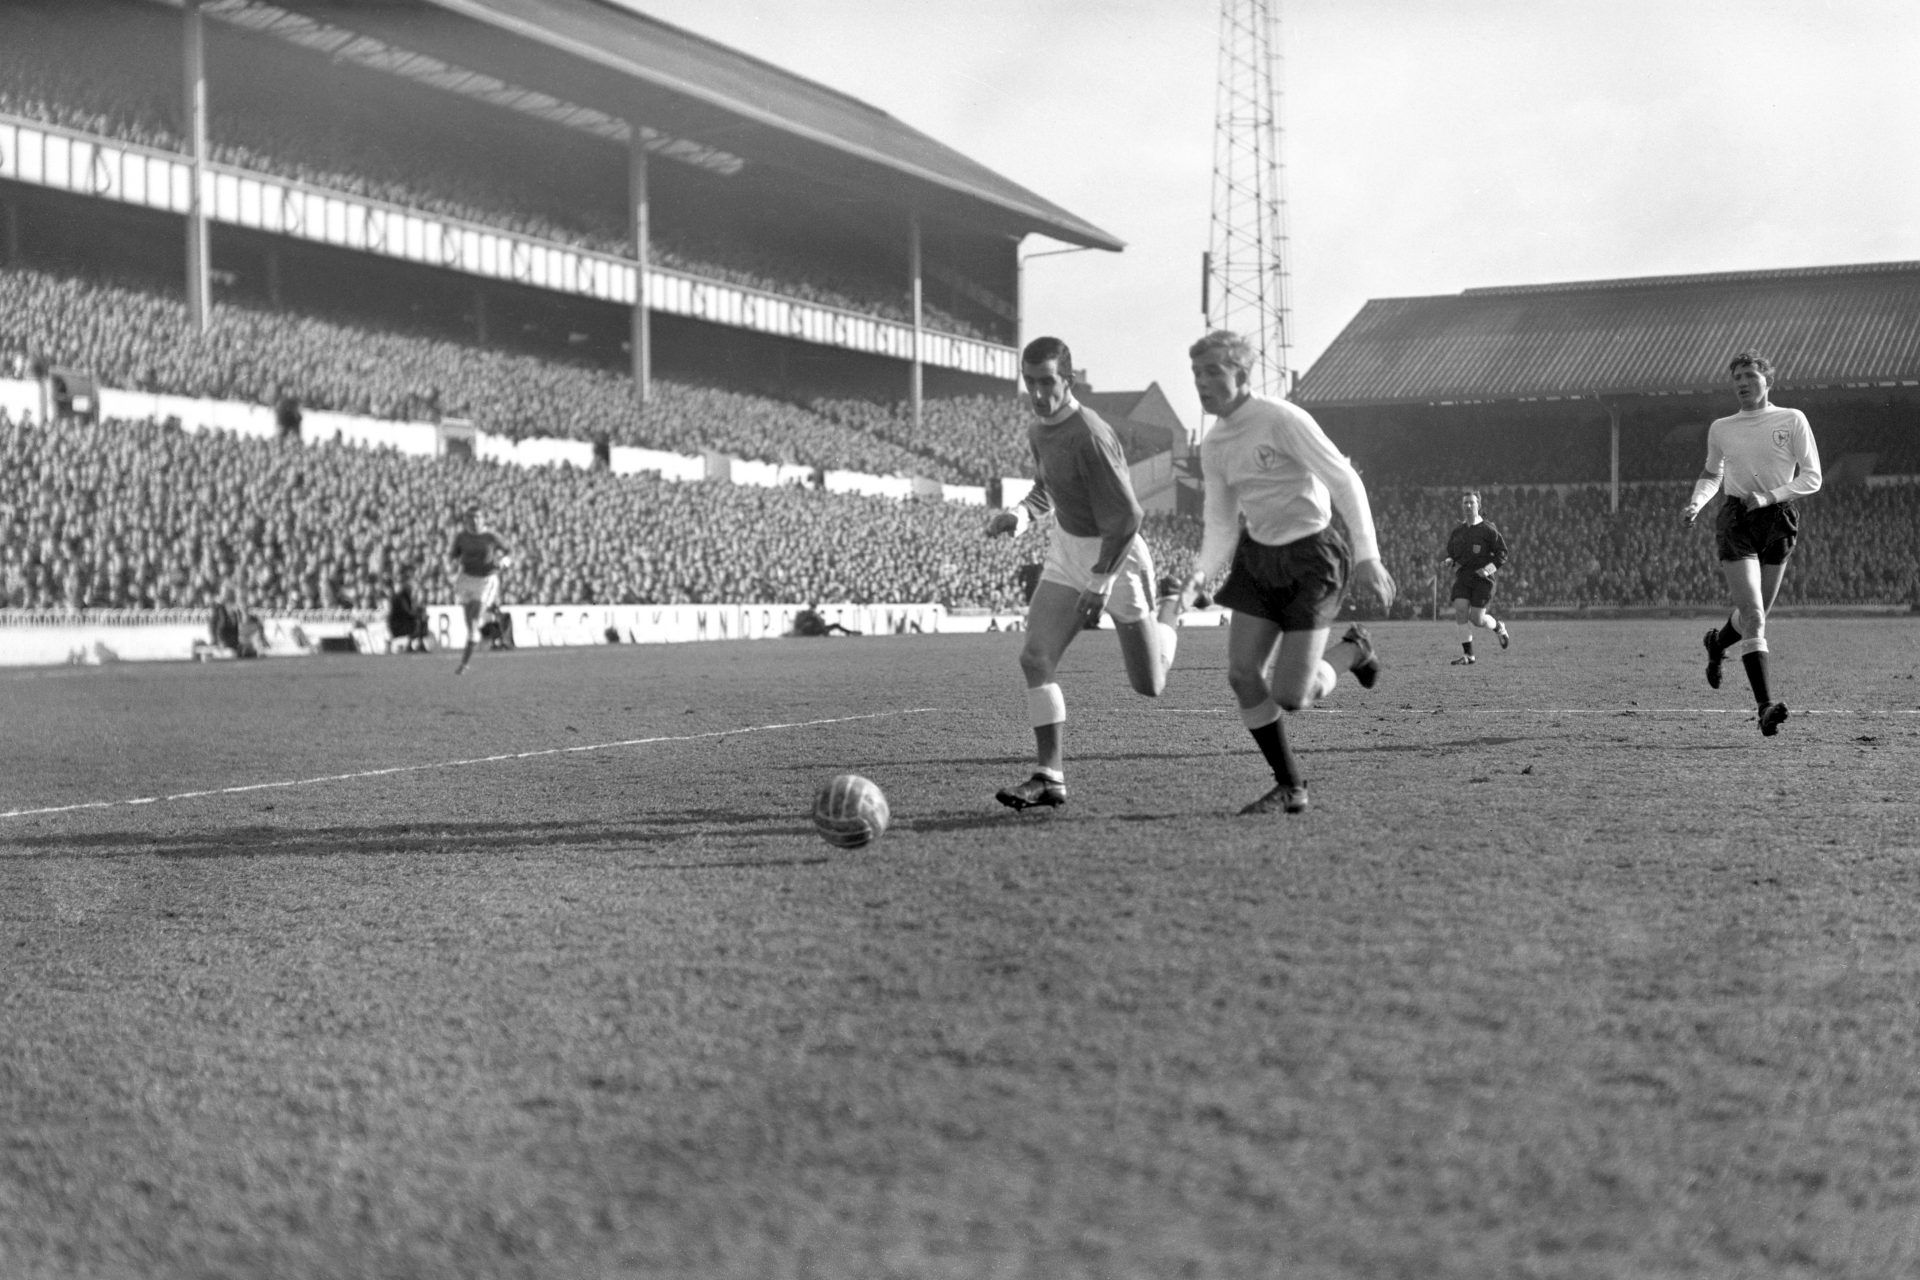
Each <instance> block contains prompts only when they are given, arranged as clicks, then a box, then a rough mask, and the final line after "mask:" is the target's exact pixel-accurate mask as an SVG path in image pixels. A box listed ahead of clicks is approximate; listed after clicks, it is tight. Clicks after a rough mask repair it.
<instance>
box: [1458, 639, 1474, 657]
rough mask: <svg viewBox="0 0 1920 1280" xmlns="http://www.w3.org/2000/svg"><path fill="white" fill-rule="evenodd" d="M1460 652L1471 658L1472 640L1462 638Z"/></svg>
mask: <svg viewBox="0 0 1920 1280" xmlns="http://www.w3.org/2000/svg"><path fill="white" fill-rule="evenodd" d="M1460 652H1462V653H1464V654H1466V655H1467V656H1468V657H1469V658H1471V657H1472V656H1473V641H1471V640H1462V641H1461V642H1460Z"/></svg>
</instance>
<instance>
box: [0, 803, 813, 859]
mask: <svg viewBox="0 0 1920 1280" xmlns="http://www.w3.org/2000/svg"><path fill="white" fill-rule="evenodd" d="M729 829H731V830H729ZM727 835H732V836H736V837H737V836H742V835H752V836H767V837H787V836H792V837H807V838H814V836H815V833H814V830H813V828H812V827H811V826H810V825H802V826H795V825H793V824H792V823H790V822H784V821H783V822H781V823H779V824H777V825H776V824H774V823H771V822H769V820H768V819H767V817H765V816H752V815H741V814H733V813H721V812H715V811H711V810H707V811H694V812H689V813H685V814H678V815H675V816H673V817H671V818H666V817H662V818H650V819H648V820H647V821H645V822H642V823H634V824H628V825H608V824H596V823H570V822H508V823H498V822H468V823H452V824H449V823H394V824H389V825H385V826H351V827H349V826H339V827H318V828H311V829H306V830H299V831H294V830H289V829H287V828H284V827H271V826H257V825H256V826H248V827H231V828H227V829H224V830H218V831H198V832H192V833H185V834H180V835H169V836H154V835H153V834H151V833H147V832H137V831H101V832H86V833H76V834H71V835H65V834H63V835H46V836H29V837H25V838H20V839H13V840H9V841H7V842H6V843H7V847H8V848H7V852H5V853H0V859H5V860H13V859H19V860H22V861H31V860H36V859H54V858H72V859H86V858H94V859H107V858H140V857H154V858H165V859H194V858H259V857H272V858H314V857H340V856H356V857H368V856H372V857H381V856H387V855H392V854H406V855H414V856H417V855H420V854H468V853H476V852H499V853H522V852H526V851H529V850H540V849H566V848H571V849H580V850H583V851H586V852H592V853H618V852H621V851H623V850H632V851H643V850H648V849H650V848H658V847H663V846H670V845H684V844H685V843H686V842H687V841H688V840H690V839H695V838H697V837H700V836H716V837H721V838H724V837H725V836H727ZM826 861H828V858H827V856H826V855H825V854H819V855H813V854H809V855H804V856H795V857H791V858H755V857H727V856H721V855H716V856H715V857H713V858H700V859H682V860H680V861H677V862H671V863H665V862H662V863H649V864H645V866H644V868H643V869H647V870H661V871H671V870H692V869H695V868H710V867H781V866H805V865H811V864H814V863H820V862H826Z"/></svg>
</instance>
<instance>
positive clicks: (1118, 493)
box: [987, 338, 1181, 810]
mask: <svg viewBox="0 0 1920 1280" xmlns="http://www.w3.org/2000/svg"><path fill="white" fill-rule="evenodd" d="M1020 375H1021V379H1022V380H1023V381H1024V382H1025V384H1026V388H1027V399H1028V400H1029V402H1030V403H1031V404H1032V406H1033V411H1034V414H1035V415H1036V416H1037V418H1038V421H1036V422H1034V423H1033V424H1032V425H1031V426H1030V427H1029V428H1028V432H1027V439H1028V442H1029V444H1030V445H1031V446H1032V448H1033V457H1034V485H1033V489H1032V490H1031V491H1030V492H1029V493H1028V494H1027V496H1026V497H1025V498H1023V499H1021V500H1020V501H1019V502H1017V503H1015V504H1014V505H1013V507H1012V508H1011V509H1009V510H1006V511H999V512H996V513H995V514H994V515H993V518H992V519H990V520H989V521H988V522H987V536H988V537H1003V536H1005V535H1008V534H1017V533H1019V532H1020V531H1021V530H1023V529H1025V528H1026V527H1027V525H1028V523H1029V522H1030V521H1031V520H1032V519H1033V518H1034V517H1035V516H1041V515H1051V516H1052V517H1053V528H1052V529H1051V530H1050V531H1049V535H1048V540H1047V558H1046V564H1045V565H1044V567H1043V568H1042V569H1041V571H1040V581H1039V584H1038V585H1037V586H1036V587H1035V588H1034V592H1033V598H1032V600H1031V601H1030V602H1029V603H1028V605H1027V639H1026V643H1025V645H1024V646H1022V648H1021V651H1020V669H1021V672H1022V673H1023V674H1024V676H1025V677H1026V682H1027V716H1028V722H1029V723H1030V724H1031V725H1032V726H1033V740H1034V764H1035V768H1034V772H1033V776H1031V777H1030V778H1028V779H1027V780H1026V781H1025V782H1018V783H1015V784H1014V785H1013V786H1010V787H1004V788H1002V789H1001V790H1000V792H999V793H998V795H997V796H996V799H998V800H999V801H1000V803H1001V804H1004V805H1006V806H1007V807H1008V808H1010V809H1015V810H1018V809H1031V808H1034V807H1036V806H1045V807H1049V808H1052V807H1056V806H1058V805H1062V804H1065V803H1066V800H1067V783H1066V774H1065V761H1064V753H1063V748H1062V737H1063V734H1064V731H1065V727H1066V719H1067V704H1066V699H1065V697H1064V696H1063V695H1062V694H1061V692H1060V685H1059V683H1058V682H1057V681H1056V680H1055V679H1054V674H1055V671H1056V669H1057V668H1058V667H1059V665H1060V659H1061V657H1062V656H1063V655H1064V654H1065V653H1066V651H1067V646H1068V645H1069V644H1071V643H1072V642H1073V638H1074V637H1075V636H1076V635H1078V634H1079V633H1080V632H1081V631H1083V630H1085V629H1086V628H1087V626H1088V625H1089V624H1090V623H1093V622H1096V621H1098V619H1099V617H1100V615H1101V614H1102V613H1106V614H1108V615H1110V616H1111V617H1112V618H1113V621H1114V630H1115V631H1116V632H1117V633H1118V636H1119V640H1120V656H1121V659H1122V661H1124V662H1125V664H1126V668H1127V682H1128V683H1129V684H1130V685H1132V687H1133V690H1134V692H1136V693H1139V694H1142V695H1144V696H1146V697H1149V698H1157V697H1159V696H1160V694H1161V692H1162V690H1164V689H1165V687H1166V680H1167V668H1168V667H1170V666H1172V664H1173V655H1174V650H1175V647H1176V646H1177V644H1178V643H1179V633H1178V632H1176V631H1175V630H1174V626H1173V624H1174V621H1175V619H1176V618H1177V617H1178V609H1179V606H1180V604H1181V600H1180V598H1179V597H1178V596H1172V597H1167V598H1165V599H1161V600H1158V601H1156V600H1155V597H1154V589H1155V586H1156V584H1157V582H1158V578H1157V576H1156V575H1155V573H1154V571H1153V556H1152V554H1151V553H1150V552H1149V551H1148V550H1147V544H1146V543H1145V542H1144V541H1143V540H1142V539H1141V537H1140V517H1141V510H1140V503H1139V500H1138V499H1137V498H1135V496H1134V492H1133V478H1132V475H1131V473H1130V472H1129V471H1128V470H1127V460H1126V456H1125V454H1124V453H1123V452H1122V451H1121V448H1120V441H1119V438H1118V437H1117V436H1116V435H1115V434H1114V432H1113V428H1112V427H1110V426H1108V425H1107V424H1106V423H1105V422H1103V421H1102V420H1101V419H1100V416H1099V415H1098V414H1096V413H1094V412H1092V411H1091V410H1088V409H1086V408H1084V407H1082V406H1081V404H1080V403H1079V401H1077V400H1075V399H1074V397H1073V353H1072V352H1071V351H1070V350H1069V349H1068V347H1067V344H1066V343H1064V342H1062V341H1061V340H1060V339H1058V338H1035V339H1034V340H1033V341H1032V342H1029V343H1028V344H1027V346H1026V349H1025V350H1023V351H1022V352H1021V353H1020Z"/></svg>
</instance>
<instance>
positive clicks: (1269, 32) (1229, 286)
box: [1200, 0, 1293, 395]
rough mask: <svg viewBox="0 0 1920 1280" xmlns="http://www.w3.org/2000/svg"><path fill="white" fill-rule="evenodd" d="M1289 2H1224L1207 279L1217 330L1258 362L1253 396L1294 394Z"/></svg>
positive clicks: (1204, 306)
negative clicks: (1283, 24)
mask: <svg viewBox="0 0 1920 1280" xmlns="http://www.w3.org/2000/svg"><path fill="white" fill-rule="evenodd" d="M1280 73H1281V51H1280V0H1220V62H1219V81H1218V84H1217V86H1216V90H1215V99H1214V104H1215V109H1214V125H1213V211H1212V217H1211V220H1210V225H1209V231H1208V237H1207V241H1208V248H1207V254H1206V258H1205V261H1204V262H1203V264H1202V269H1201V289H1200V294H1201V297H1200V310H1201V312H1202V314H1203V315H1204V316H1205V317H1206V323H1207V328H1208V329H1232V330H1234V331H1235V332H1237V333H1239V334H1241V335H1242V336H1243V337H1245V338H1246V339H1247V340H1248V341H1250V342H1251V343H1252V344H1253V346H1254V349H1255V350H1256V351H1257V352H1258V353H1259V361H1258V363H1259V368H1257V369H1254V370H1251V371H1250V378H1251V387H1252V389H1253V390H1254V391H1255V392H1256V393H1259V394H1262V395H1284V394H1285V393H1286V392H1287V391H1289V390H1291V388H1292V384H1293V371H1292V365H1291V360H1292V337H1293V334H1292V328H1293V315H1292V304H1291V299H1290V297H1289V290H1290V286H1291V280H1290V278H1289V274H1288V270H1287V251H1288V245H1287V201H1286V192H1285V188H1284V185H1283V180H1284V178H1285V176H1286V165H1285V162H1284V160H1283V158H1282V156H1281V150H1280V144H1281V141H1282V138H1283V137H1284V129H1283V126H1282V120H1281V112H1280V106H1281V74H1280Z"/></svg>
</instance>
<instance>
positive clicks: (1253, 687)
mask: <svg viewBox="0 0 1920 1280" xmlns="http://www.w3.org/2000/svg"><path fill="white" fill-rule="evenodd" d="M1227 687H1228V688H1230V689H1232V690H1233V696H1234V697H1235V698H1237V699H1239V701H1240V705H1241V706H1243V707H1244V706H1249V705H1251V704H1253V703H1255V702H1260V701H1263V700H1264V699H1265V698H1266V697H1267V694H1268V689H1267V678H1266V677H1265V676H1264V675H1262V674H1261V673H1260V671H1259V669H1258V668H1254V667H1232V666H1230V667H1228V668H1227Z"/></svg>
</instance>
